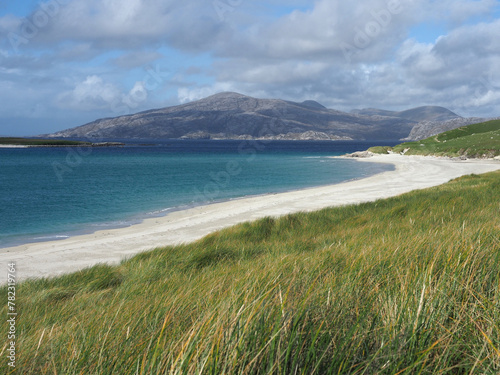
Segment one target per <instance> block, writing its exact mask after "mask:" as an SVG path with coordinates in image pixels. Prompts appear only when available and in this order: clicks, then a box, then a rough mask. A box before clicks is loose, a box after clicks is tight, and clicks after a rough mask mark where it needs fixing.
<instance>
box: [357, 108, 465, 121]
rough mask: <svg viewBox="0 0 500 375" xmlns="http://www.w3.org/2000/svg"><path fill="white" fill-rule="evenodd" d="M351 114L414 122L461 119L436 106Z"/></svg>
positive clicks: (360, 111) (365, 111)
mask: <svg viewBox="0 0 500 375" xmlns="http://www.w3.org/2000/svg"><path fill="white" fill-rule="evenodd" d="M351 113H356V114H359V115H364V116H385V117H397V118H402V119H406V120H410V121H414V122H422V121H437V122H442V121H448V120H451V119H456V118H460V116H459V115H457V114H456V113H453V112H452V111H450V110H449V109H446V108H443V107H436V106H425V107H418V108H412V109H408V110H406V111H400V112H395V111H386V110H383V109H375V108H366V109H354V110H352V111H351Z"/></svg>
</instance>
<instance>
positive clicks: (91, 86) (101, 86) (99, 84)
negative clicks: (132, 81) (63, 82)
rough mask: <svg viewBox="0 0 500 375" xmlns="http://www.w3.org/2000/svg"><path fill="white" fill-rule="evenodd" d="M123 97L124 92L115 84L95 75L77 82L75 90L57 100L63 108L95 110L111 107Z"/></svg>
mask: <svg viewBox="0 0 500 375" xmlns="http://www.w3.org/2000/svg"><path fill="white" fill-rule="evenodd" d="M121 97H122V93H121V91H120V90H119V89H118V88H117V87H116V86H115V85H113V84H112V83H106V82H104V80H103V79H102V78H101V77H98V76H95V75H93V76H88V77H87V78H86V79H85V80H84V81H83V82H79V83H77V84H76V85H75V88H74V89H73V90H71V91H69V92H65V93H63V94H61V95H59V96H58V99H57V102H58V104H59V106H61V107H62V108H68V107H69V108H72V109H75V110H79V111H94V110H102V109H106V108H110V107H111V106H112V105H113V104H114V103H117V102H119V101H120V100H121Z"/></svg>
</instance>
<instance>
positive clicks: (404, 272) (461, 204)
mask: <svg viewBox="0 0 500 375" xmlns="http://www.w3.org/2000/svg"><path fill="white" fill-rule="evenodd" d="M499 196H500V172H494V173H489V174H485V175H481V176H477V175H471V176H465V177H462V178H459V179H457V180H454V181H452V182H450V183H448V184H445V185H442V186H439V187H435V188H432V189H427V190H420V191H415V192H412V193H409V194H405V195H402V196H399V197H394V198H391V199H386V200H379V201H376V202H372V203H365V204H361V205H351V206H346V207H339V208H330V209H324V210H321V211H318V212H314V213H308V214H306V213H299V214H295V215H288V216H284V217H282V218H279V219H272V218H266V219H263V220H259V221H257V222H253V223H244V224H241V225H237V226H235V227H232V228H229V229H226V230H223V231H220V232H217V233H214V234H211V235H209V236H207V237H205V238H203V239H202V240H200V241H198V242H196V243H193V244H189V245H183V246H176V247H166V248H159V249H155V250H154V251H151V252H147V253H143V254H140V255H137V256H135V257H134V258H132V259H130V260H128V261H124V262H122V263H121V264H120V265H119V266H115V267H112V266H107V265H99V266H96V267H93V268H90V269H86V270H84V271H81V272H77V273H73V274H69V275H65V276H62V277H58V278H55V279H42V280H33V281H26V282H23V283H20V284H18V287H17V301H16V303H17V305H18V306H19V316H18V319H19V320H18V325H17V330H18V331H17V336H18V340H17V348H18V350H17V371H18V373H23V374H68V375H69V374H199V373H203V374H299V373H300V374H375V373H376V374H498V373H500V268H499V267H498V265H499V264H500V236H499V235H500V215H499V203H498V197H499ZM19 266H21V265H19ZM0 295H1V300H3V301H7V290H6V288H5V287H3V288H1V290H0ZM5 305H6V304H5ZM5 305H4V306H3V310H2V314H3V316H7V315H6V314H7V311H6V306H5ZM6 336H7V335H6V334H5V337H6ZM5 350H6V345H5V346H4V347H3V349H2V358H3V360H2V361H1V363H0V368H2V370H3V372H2V373H5V374H8V373H14V371H12V370H11V369H10V368H9V367H8V366H7V363H6V362H7V360H6V359H5Z"/></svg>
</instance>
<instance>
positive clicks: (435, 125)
mask: <svg viewBox="0 0 500 375" xmlns="http://www.w3.org/2000/svg"><path fill="white" fill-rule="evenodd" d="M488 120H493V119H486V118H479V117H469V118H462V117H458V118H455V119H451V120H447V121H421V122H419V123H418V124H417V125H415V126H414V127H413V129H412V130H411V132H410V134H409V135H408V137H406V138H403V139H402V140H404V141H418V140H421V139H425V138H429V137H432V136H433V135H436V134H439V133H443V132H446V131H448V130H453V129H457V128H460V127H462V126H467V125H471V124H477V123H480V122H485V121H488Z"/></svg>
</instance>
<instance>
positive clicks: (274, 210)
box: [0, 154, 500, 284]
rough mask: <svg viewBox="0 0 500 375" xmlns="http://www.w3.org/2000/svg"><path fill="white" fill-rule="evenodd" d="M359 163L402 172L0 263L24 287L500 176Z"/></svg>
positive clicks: (59, 245) (482, 164)
mask: <svg viewBox="0 0 500 375" xmlns="http://www.w3.org/2000/svg"><path fill="white" fill-rule="evenodd" d="M356 160H359V162H368V163H370V162H373V163H389V164H393V165H395V170H394V171H388V172H382V173H379V174H376V175H373V176H370V177H367V178H362V179H356V180H351V181H347V182H343V183H339V184H335V185H326V186H321V187H313V188H307V189H302V190H294V191H289V192H284V193H275V194H267V195H259V196H252V197H245V198H239V199H235V200H229V201H223V202H218V203H212V204H208V205H203V206H196V207H192V208H187V209H185V210H179V211H173V212H170V213H168V214H167V215H165V216H160V217H153V218H148V219H145V220H143V222H141V223H139V224H135V225H131V226H128V227H124V228H117V229H107V230H99V231H97V232H94V233H91V234H84V235H77V236H73V237H69V238H66V239H62V240H56V241H44V242H34V243H27V244H24V245H20V246H15V247H7V248H2V249H1V253H0V264H2V265H3V266H4V267H5V269H6V267H7V263H8V262H12V261H13V262H16V264H17V269H18V272H17V275H18V279H19V280H25V279H28V278H40V277H52V276H57V275H61V274H65V273H69V272H74V271H78V270H80V269H83V268H86V267H90V266H93V265H95V264H98V263H109V264H117V263H119V262H120V261H121V260H123V259H125V258H130V257H132V256H134V255H136V254H138V253H140V252H143V251H147V250H152V249H154V248H156V247H163V246H169V245H176V244H181V243H188V242H193V241H195V240H198V239H200V238H202V237H204V236H205V235H207V234H209V233H212V232H214V231H217V230H220V229H223V228H226V227H230V226H232V225H235V224H238V223H242V222H245V221H253V220H257V219H260V218H263V217H266V216H274V217H277V216H282V215H286V214H290V213H295V212H299V211H304V212H310V211H316V210H319V209H322V208H326V207H334V206H341V205H348V204H356V203H362V202H368V201H374V200H377V199H382V198H388V197H391V196H396V195H400V194H403V193H406V192H409V191H411V190H417V189H424V188H428V187H432V186H437V185H441V184H443V183H445V182H448V181H449V180H451V179H454V178H457V177H460V176H463V175H467V174H471V173H475V174H480V173H486V172H490V171H494V170H498V169H500V162H498V161H496V160H482V159H478V160H474V159H469V160H465V161H457V160H449V159H448V160H446V159H445V160H443V159H436V158H433V157H424V156H403V155H395V154H393V155H375V156H372V157H370V158H363V159H356ZM5 282H6V274H5V275H4V273H2V274H1V276H0V283H2V284H3V283H5Z"/></svg>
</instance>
